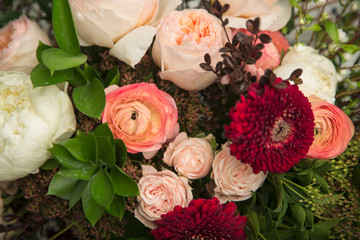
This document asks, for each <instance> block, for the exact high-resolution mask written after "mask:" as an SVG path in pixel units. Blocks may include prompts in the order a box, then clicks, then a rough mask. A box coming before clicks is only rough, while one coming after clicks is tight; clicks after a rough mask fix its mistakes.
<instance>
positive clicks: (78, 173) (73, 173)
mask: <svg viewBox="0 0 360 240" xmlns="http://www.w3.org/2000/svg"><path fill="white" fill-rule="evenodd" d="M95 169H96V167H87V168H83V169H62V170H60V171H58V172H57V174H59V175H60V176H63V177H67V178H74V179H79V180H90V178H91V176H92V175H93V173H94V171H95Z"/></svg>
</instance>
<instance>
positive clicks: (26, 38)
mask: <svg viewBox="0 0 360 240" xmlns="http://www.w3.org/2000/svg"><path fill="white" fill-rule="evenodd" d="M39 40H40V41H42V42H43V43H45V44H48V45H50V39H49V37H48V36H47V35H46V34H45V32H44V31H43V30H41V29H40V27H39V25H38V24H37V23H35V22H33V21H30V20H29V19H28V18H27V17H26V16H22V17H20V18H19V19H17V20H14V21H12V22H10V23H9V24H8V25H6V26H5V27H3V28H2V29H0V70H1V71H7V70H9V71H10V70H11V71H20V72H24V73H26V74H30V72H31V70H32V68H34V67H35V66H36V64H38V61H37V59H36V48H37V46H38V44H39Z"/></svg>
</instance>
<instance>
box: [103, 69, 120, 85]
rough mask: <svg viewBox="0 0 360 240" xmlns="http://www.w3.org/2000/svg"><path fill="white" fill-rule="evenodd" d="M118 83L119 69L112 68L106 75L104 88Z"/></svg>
mask: <svg viewBox="0 0 360 240" xmlns="http://www.w3.org/2000/svg"><path fill="white" fill-rule="evenodd" d="M119 81H120V74H119V69H118V68H117V67H114V68H113V69H111V70H110V71H109V72H108V73H107V74H106V77H105V79H104V86H105V87H108V86H111V85H114V84H116V85H117V84H118V83H119Z"/></svg>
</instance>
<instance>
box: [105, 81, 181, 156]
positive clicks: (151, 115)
mask: <svg viewBox="0 0 360 240" xmlns="http://www.w3.org/2000/svg"><path fill="white" fill-rule="evenodd" d="M105 93H106V104H105V109H104V112H103V114H102V122H103V123H105V122H108V124H109V127H110V129H111V131H112V133H113V134H114V137H115V138H118V139H121V140H123V141H124V143H125V145H126V147H127V150H128V152H129V153H139V152H142V153H143V154H144V156H145V157H146V158H151V157H152V156H153V155H155V154H156V152H157V151H158V150H159V149H160V148H161V146H162V144H163V143H165V142H166V140H170V139H173V138H175V136H176V135H177V134H178V133H179V124H178V123H177V120H178V113H177V108H176V103H175V101H174V99H173V98H172V97H171V96H170V95H169V94H167V93H166V92H163V91H161V90H160V89H158V88H157V87H156V85H155V84H151V83H137V84H130V85H126V86H123V87H118V86H116V85H112V86H110V87H108V88H107V89H105Z"/></svg>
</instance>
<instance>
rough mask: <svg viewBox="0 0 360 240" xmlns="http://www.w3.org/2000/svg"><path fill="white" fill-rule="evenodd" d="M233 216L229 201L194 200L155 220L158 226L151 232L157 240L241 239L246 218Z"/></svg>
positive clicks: (232, 208)
mask: <svg viewBox="0 0 360 240" xmlns="http://www.w3.org/2000/svg"><path fill="white" fill-rule="evenodd" d="M235 213H236V205H235V203H233V202H230V203H227V204H220V203H219V200H218V199H217V198H216V197H214V198H213V199H196V200H192V201H191V202H190V203H189V206H188V207H185V208H183V207H181V206H176V207H175V208H174V210H173V211H171V212H168V213H167V214H163V215H162V216H161V220H157V221H155V223H156V224H157V225H158V226H159V227H158V228H156V229H154V230H152V231H151V234H152V235H153V236H154V237H155V238H156V239H158V240H165V239H173V240H176V239H183V240H187V239H189V240H190V239H191V240H193V239H204V240H205V239H212V240H236V239H245V237H246V236H245V232H244V227H245V225H246V217H243V216H240V215H239V214H237V215H236V214H235Z"/></svg>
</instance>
